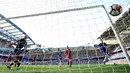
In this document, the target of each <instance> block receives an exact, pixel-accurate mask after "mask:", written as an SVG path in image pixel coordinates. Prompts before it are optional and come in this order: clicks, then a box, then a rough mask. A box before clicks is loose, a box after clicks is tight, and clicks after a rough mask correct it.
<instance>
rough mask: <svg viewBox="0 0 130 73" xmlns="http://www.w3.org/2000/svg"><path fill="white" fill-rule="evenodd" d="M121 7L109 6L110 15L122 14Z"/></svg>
mask: <svg viewBox="0 0 130 73" xmlns="http://www.w3.org/2000/svg"><path fill="white" fill-rule="evenodd" d="M122 10H123V9H122V7H121V6H120V5H119V4H113V5H112V6H111V10H110V15H112V16H118V15H120V14H121V13H122Z"/></svg>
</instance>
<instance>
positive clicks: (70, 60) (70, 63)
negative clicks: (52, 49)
mask: <svg viewBox="0 0 130 73" xmlns="http://www.w3.org/2000/svg"><path fill="white" fill-rule="evenodd" d="M71 66H72V59H71V58H70V59H69V67H71Z"/></svg>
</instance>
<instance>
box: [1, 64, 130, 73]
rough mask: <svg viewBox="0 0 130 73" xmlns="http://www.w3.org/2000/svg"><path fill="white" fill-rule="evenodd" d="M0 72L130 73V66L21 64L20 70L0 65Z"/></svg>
mask: <svg viewBox="0 0 130 73" xmlns="http://www.w3.org/2000/svg"><path fill="white" fill-rule="evenodd" d="M0 73H130V66H129V65H127V64H118V65H110V64H109V65H102V64H89V65H73V66H72V67H71V68H69V67H68V66H67V65H64V66H63V67H59V66H58V65H21V70H19V71H18V70H16V68H15V67H13V68H12V70H9V69H8V68H6V66H5V65H0Z"/></svg>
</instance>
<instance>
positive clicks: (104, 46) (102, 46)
mask: <svg viewBox="0 0 130 73" xmlns="http://www.w3.org/2000/svg"><path fill="white" fill-rule="evenodd" d="M100 41H101V43H99V45H98V46H99V47H100V51H101V52H102V53H103V55H104V56H105V58H104V60H103V63H104V64H106V62H107V60H109V61H110V62H111V63H112V64H115V63H114V62H113V61H112V59H111V55H112V53H111V52H110V51H109V50H108V46H107V44H106V43H104V42H103V40H102V39H100Z"/></svg>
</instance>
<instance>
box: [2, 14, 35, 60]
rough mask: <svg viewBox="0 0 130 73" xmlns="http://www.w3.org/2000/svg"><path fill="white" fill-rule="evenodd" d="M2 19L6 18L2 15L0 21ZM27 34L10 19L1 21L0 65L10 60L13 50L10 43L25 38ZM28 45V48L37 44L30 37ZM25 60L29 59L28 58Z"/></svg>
mask: <svg viewBox="0 0 130 73" xmlns="http://www.w3.org/2000/svg"><path fill="white" fill-rule="evenodd" d="M2 18H6V17H5V16H3V15H2V14H0V19H2ZM25 34H26V33H25V32H24V31H23V30H22V29H21V28H19V27H18V26H17V25H15V24H14V23H13V22H12V21H10V20H9V19H7V20H1V21H0V63H3V62H6V61H7V60H8V57H9V54H10V51H11V50H12V49H13V47H12V46H9V43H10V42H14V41H16V40H18V39H21V38H23V36H25ZM26 35H27V34H26ZM27 43H28V46H30V45H34V44H35V42H34V41H33V40H32V39H31V38H30V37H29V36H28V39H27ZM12 58H13V56H12ZM25 59H27V57H26V56H25Z"/></svg>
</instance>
